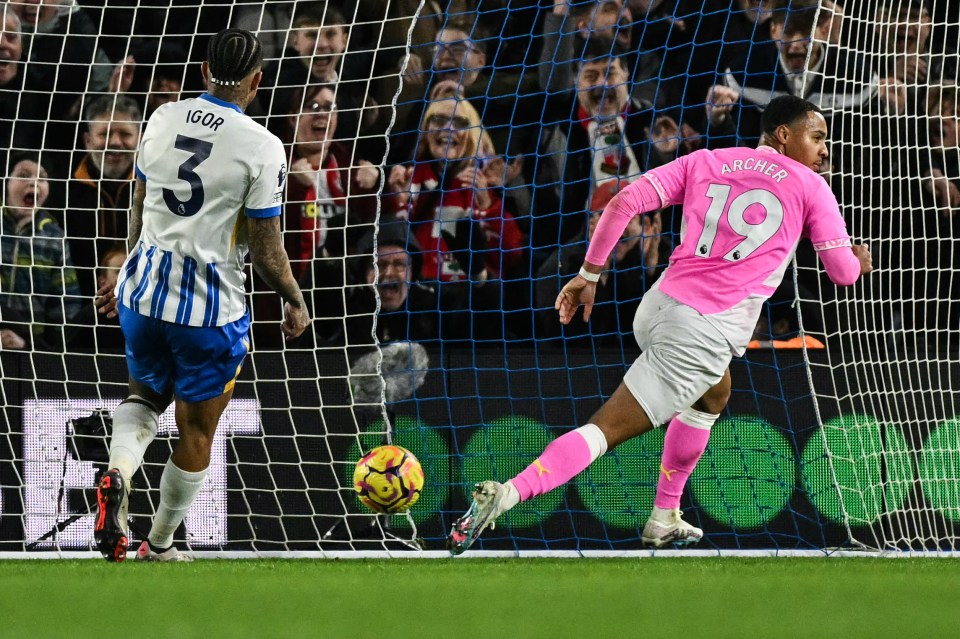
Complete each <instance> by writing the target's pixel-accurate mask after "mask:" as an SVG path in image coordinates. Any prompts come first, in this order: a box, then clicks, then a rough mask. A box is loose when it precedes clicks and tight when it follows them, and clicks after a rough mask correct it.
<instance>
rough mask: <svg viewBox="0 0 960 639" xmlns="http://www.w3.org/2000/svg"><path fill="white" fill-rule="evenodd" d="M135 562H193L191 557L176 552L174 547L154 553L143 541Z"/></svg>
mask: <svg viewBox="0 0 960 639" xmlns="http://www.w3.org/2000/svg"><path fill="white" fill-rule="evenodd" d="M137 561H179V562H188V561H193V557H191V556H190V555H185V554H184V553H182V552H180V551H179V550H177V547H176V546H170V547H169V548H167V549H166V550H164V551H163V552H154V550H153V549H152V548H151V547H150V544H148V543H147V541H146V540H144V541H143V543H141V544H140V548H138V549H137Z"/></svg>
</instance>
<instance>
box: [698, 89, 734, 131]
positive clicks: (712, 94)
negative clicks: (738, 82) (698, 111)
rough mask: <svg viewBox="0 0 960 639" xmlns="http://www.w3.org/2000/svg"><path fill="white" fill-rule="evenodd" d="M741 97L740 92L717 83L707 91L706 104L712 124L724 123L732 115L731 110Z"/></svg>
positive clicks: (708, 118)
mask: <svg viewBox="0 0 960 639" xmlns="http://www.w3.org/2000/svg"><path fill="white" fill-rule="evenodd" d="M739 99H740V94H739V93H737V92H736V91H734V90H733V89H731V88H730V87H725V86H723V85H720V84H715V85H713V86H712V87H710V90H709V91H707V97H706V104H705V105H704V108H706V110H707V120H709V121H710V124H713V125H718V124H723V123H724V122H726V121H727V119H728V118H729V117H730V112H731V111H733V107H734V106H735V105H736V103H737V100H739Z"/></svg>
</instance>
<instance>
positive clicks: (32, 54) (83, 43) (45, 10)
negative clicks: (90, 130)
mask: <svg viewBox="0 0 960 639" xmlns="http://www.w3.org/2000/svg"><path fill="white" fill-rule="evenodd" d="M9 5H10V7H11V8H12V9H13V10H14V11H15V12H16V13H17V15H19V16H20V20H21V21H22V32H23V52H24V57H25V58H27V60H26V64H27V74H26V80H25V83H24V89H25V90H26V91H37V92H39V93H40V95H42V96H44V98H43V99H44V104H43V107H44V118H43V119H45V120H48V122H47V126H46V129H45V139H44V146H43V148H44V151H45V153H44V164H45V165H46V167H47V168H48V169H49V170H50V171H51V172H52V174H53V175H62V174H64V173H66V171H67V169H68V168H69V163H70V158H69V155H68V152H69V151H72V150H73V146H74V141H75V140H76V136H77V127H76V120H77V111H76V103H77V96H80V95H83V94H84V93H85V92H88V91H92V92H102V91H105V90H106V89H107V86H108V83H109V79H110V74H111V72H112V71H113V63H112V62H111V61H110V59H109V58H108V57H107V56H106V54H104V53H103V51H101V50H100V49H99V48H98V46H97V41H98V35H99V31H98V29H97V26H96V25H95V24H94V23H93V22H92V21H91V20H90V17H89V16H88V15H87V13H86V11H84V9H83V8H82V7H80V6H79V5H78V4H77V3H76V1H75V0H56V1H53V2H51V1H49V0H18V1H17V2H10V3H9ZM48 112H49V115H47V113H48ZM53 151H60V152H61V153H54V152H53Z"/></svg>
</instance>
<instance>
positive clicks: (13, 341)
mask: <svg viewBox="0 0 960 639" xmlns="http://www.w3.org/2000/svg"><path fill="white" fill-rule="evenodd" d="M26 347H27V342H26V340H25V339H23V338H22V337H20V336H19V335H17V334H16V333H14V332H13V331H11V330H10V329H9V328H3V329H0V348H3V349H11V350H21V349H24V348H26Z"/></svg>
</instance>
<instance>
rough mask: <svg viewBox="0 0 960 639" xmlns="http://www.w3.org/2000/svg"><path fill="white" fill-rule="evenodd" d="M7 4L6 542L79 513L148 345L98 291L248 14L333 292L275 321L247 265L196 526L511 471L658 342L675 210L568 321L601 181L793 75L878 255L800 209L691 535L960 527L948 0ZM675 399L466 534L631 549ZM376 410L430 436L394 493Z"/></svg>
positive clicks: (155, 461)
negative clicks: (654, 298)
mask: <svg viewBox="0 0 960 639" xmlns="http://www.w3.org/2000/svg"><path fill="white" fill-rule="evenodd" d="M841 5H843V6H841ZM0 11H2V17H3V19H4V26H3V32H2V43H0V137H2V144H3V146H2V151H3V154H2V155H3V167H4V170H5V171H6V174H5V178H6V180H5V183H4V199H3V201H4V209H3V231H2V235H0V248H2V253H0V254H2V261H0V287H2V288H0V331H2V332H0V338H2V349H0V392H2V395H0V405H2V411H3V419H2V420H0V552H22V551H24V550H30V551H42V552H55V551H88V550H90V549H91V548H92V546H91V538H92V528H93V514H92V513H93V512H95V507H96V506H95V490H94V488H93V487H94V486H95V485H96V481H97V478H98V477H99V474H100V473H102V472H103V471H104V470H105V465H106V456H107V452H106V444H105V441H106V440H105V438H104V436H105V435H106V434H107V433H109V429H110V425H111V424H110V418H109V416H110V414H111V413H112V411H113V409H114V408H115V407H116V406H117V405H118V403H119V402H120V401H121V400H122V399H123V398H124V397H125V396H126V388H127V387H126V383H127V369H126V363H125V358H124V351H123V339H122V335H121V334H120V332H119V327H118V325H117V323H116V320H113V319H109V318H106V317H104V316H100V315H97V314H96V313H95V312H94V309H93V307H92V302H91V299H92V297H93V295H94V292H95V291H96V289H97V288H98V287H99V286H103V285H104V284H106V283H109V282H111V281H115V278H116V276H117V271H118V269H119V267H120V265H121V264H122V261H123V259H124V257H125V251H124V249H123V239H124V238H125V237H126V234H127V214H128V210H129V206H130V197H131V187H132V179H133V161H134V157H135V152H136V149H137V145H138V142H139V139H140V136H141V135H142V133H143V127H144V126H145V123H146V121H147V119H148V118H149V116H150V114H151V113H152V112H153V111H154V110H156V109H157V108H159V107H160V106H161V105H162V104H164V103H166V102H168V101H172V100H178V99H185V98H192V97H196V96H198V95H199V94H200V93H201V92H202V91H203V90H204V87H203V86H202V78H201V73H200V64H201V62H202V61H203V60H204V58H205V55H206V44H207V41H208V40H209V38H210V36H211V35H213V34H214V33H216V32H217V31H219V30H220V29H223V28H225V27H227V26H235V27H240V28H246V29H250V30H252V31H254V32H256V33H257V34H258V35H259V37H260V39H261V41H262V43H263V45H264V67H263V71H264V75H263V80H262V83H261V86H260V89H259V91H258V93H257V97H256V99H255V101H254V102H252V103H251V104H250V106H249V107H248V109H247V113H248V114H249V115H250V116H251V117H253V118H255V119H256V120H257V121H258V122H260V123H262V124H263V125H265V126H267V127H268V128H269V129H270V130H271V131H273V132H274V133H276V134H277V135H278V136H279V137H280V138H281V140H282V141H283V142H284V144H285V145H286V148H287V150H288V153H289V161H288V166H287V174H286V176H285V178H286V185H287V186H286V201H285V203H284V208H283V217H282V220H283V221H282V224H283V229H284V243H285V248H286V250H287V253H288V256H289V257H290V261H291V265H292V268H293V272H294V274H295V276H296V277H297V278H298V280H299V281H300V283H301V286H302V288H303V290H304V293H305V295H306V297H307V301H308V305H309V306H310V310H311V314H312V316H313V317H314V323H313V325H312V326H311V328H310V329H309V330H308V331H307V333H306V334H305V335H304V336H303V337H302V338H299V339H298V340H295V341H291V342H285V341H284V340H283V339H282V334H281V332H280V329H279V324H280V321H281V320H282V306H281V302H280V300H279V298H278V297H277V296H276V294H275V293H273V292H272V291H271V290H270V288H269V287H268V286H267V285H266V284H265V283H264V282H263V281H262V280H261V279H260V278H259V277H258V276H257V275H256V274H255V273H253V272H252V271H251V270H250V269H249V268H248V269H247V270H248V273H247V275H248V278H247V280H248V290H249V293H250V294H249V297H248V302H249V306H250V308H251V309H252V317H253V324H252V331H251V342H252V349H251V353H250V355H249V356H248V358H247V360H246V361H245V364H244V367H243V370H242V372H241V373H240V376H239V378H238V379H237V381H236V386H235V388H234V396H233V400H232V401H231V403H230V405H229V407H228V409H227V411H226V412H225V413H224V416H223V418H222V420H221V424H220V427H219V429H218V431H217V434H216V437H215V439H214V442H213V454H212V459H211V472H210V476H209V478H208V480H207V483H206V484H205V486H204V489H203V490H202V491H201V494H200V497H199V498H198V500H197V502H196V503H195V504H194V506H193V507H192V508H191V510H190V512H189V514H188V515H187V517H186V519H185V521H184V525H183V526H182V527H181V529H180V530H179V531H178V532H177V535H176V541H177V542H178V543H179V544H181V545H183V546H184V547H189V548H191V549H194V550H201V551H204V550H206V551H218V552H222V553H224V554H226V555H229V554H230V553H236V552H240V551H254V552H257V553H274V552H277V553H290V552H296V551H301V552H311V553H313V552H317V551H321V552H324V553H327V552H336V551H365V550H378V551H382V550H390V551H394V550H396V551H405V550H408V549H414V548H422V549H428V550H440V549H442V548H443V547H444V538H445V535H446V533H447V532H448V531H449V528H450V526H451V524H452V522H453V521H454V520H455V519H456V518H457V517H458V516H460V514H462V513H463V511H464V510H465V508H466V507H467V505H468V504H469V499H470V497H469V491H470V488H471V486H472V483H473V482H476V481H480V480H483V479H491V478H492V479H497V480H500V481H503V480H505V479H508V478H510V477H511V476H513V475H514V474H516V473H517V472H518V471H520V470H522V469H523V468H524V467H525V466H526V465H527V464H528V463H529V462H530V460H531V459H533V458H534V457H535V456H536V455H537V454H539V452H540V451H541V450H542V449H543V448H544V446H545V445H546V444H547V443H549V442H550V441H551V440H552V439H553V438H555V437H557V436H558V435H559V434H561V433H563V432H565V431H566V430H569V429H570V428H573V427H576V426H578V425H581V424H583V423H585V422H586V421H587V419H588V418H589V417H590V415H591V414H592V413H593V411H595V410H596V408H597V407H598V406H599V405H600V403H601V402H602V400H603V399H605V398H606V397H608V396H609V395H610V394H611V393H612V392H613V390H614V389H615V388H616V387H617V385H618V384H619V383H620V381H621V379H622V375H623V373H624V371H625V370H626V368H627V367H628V366H629V365H630V363H631V362H632V361H633V359H634V358H635V357H636V356H637V354H638V353H639V351H638V348H637V346H636V344H635V342H634V340H633V334H632V321H633V314H634V311H635V309H636V306H637V303H638V302H639V300H640V298H641V296H642V295H643V293H644V292H645V291H646V290H647V289H648V288H649V287H650V286H651V285H652V284H653V283H654V282H655V281H656V279H657V278H658V277H660V275H661V273H662V272H663V270H664V268H665V267H666V264H667V261H668V259H669V255H670V252H671V250H672V248H673V246H674V245H675V244H676V243H678V242H679V238H680V233H681V231H682V228H681V216H680V211H679V209H664V210H663V211H659V212H657V213H655V214H649V215H646V216H643V217H642V218H637V219H636V220H635V221H634V222H633V223H632V224H631V226H630V227H629V228H628V232H627V233H626V234H625V237H624V239H623V240H622V241H621V242H620V244H619V245H618V246H617V248H616V249H615V251H614V255H613V257H612V262H611V265H610V270H609V271H608V272H607V274H606V275H605V276H604V279H603V280H602V282H601V285H600V287H599V288H598V291H599V292H598V295H599V298H598V302H597V305H596V307H595V309H594V315H593V318H592V319H591V322H590V324H584V323H583V322H581V321H580V318H579V317H578V318H576V319H575V320H574V322H573V323H572V324H571V325H570V326H568V327H561V326H560V325H559V322H558V321H557V317H556V312H555V311H554V310H553V302H554V299H555V298H556V295H557V292H558V291H559V288H560V287H561V286H562V284H563V282H565V281H566V279H567V278H568V277H570V276H572V275H573V274H574V273H575V272H576V270H577V269H578V268H579V266H580V263H581V261H582V258H583V255H584V253H585V250H586V243H587V240H588V237H589V234H590V229H591V217H592V212H598V211H600V210H602V208H603V206H604V204H605V203H606V202H607V201H609V200H610V199H611V198H612V197H613V195H614V194H615V193H616V192H617V190H618V189H619V188H622V186H623V185H625V184H626V183H628V182H629V181H630V180H632V179H635V178H636V177H637V176H638V175H639V174H640V173H642V172H643V171H645V170H647V169H649V168H653V167H655V166H659V165H661V164H664V163H666V162H668V161H670V160H672V159H673V158H676V157H678V156H679V155H683V154H687V153H691V152H693V151H695V150H697V149H700V148H720V147H725V146H733V145H755V144H756V143H757V139H758V134H759V131H758V126H759V124H758V123H759V114H760V113H761V112H762V110H763V107H764V105H765V104H766V103H767V102H768V101H769V100H770V99H771V98H772V97H774V96H776V95H777V94H779V93H794V94H798V95H803V96H804V97H807V98H808V99H810V100H812V101H814V102H815V103H817V104H818V105H819V106H821V108H822V109H823V111H824V114H825V116H826V118H827V121H828V123H829V125H830V131H831V133H830V148H831V158H830V167H829V170H828V171H827V172H826V173H825V175H824V179H827V180H828V181H829V182H830V184H831V186H832V187H833V189H834V191H835V193H836V194H837V197H838V199H839V201H840V203H841V207H842V211H843V214H844V217H845V219H846V220H847V224H848V229H849V230H850V232H851V235H852V236H853V237H854V239H855V241H856V242H863V243H868V244H869V245H870V247H871V250H872V251H873V254H874V263H875V266H876V268H877V271H876V272H875V273H873V274H871V275H870V276H868V277H867V278H865V279H864V280H863V281H862V282H861V283H859V284H857V285H856V286H854V287H851V288H849V289H838V288H836V287H835V286H833V285H832V284H830V283H829V281H828V280H826V279H825V276H824V274H823V273H822V270H821V269H819V268H818V266H817V263H816V258H815V257H814V256H813V252H812V249H810V248H809V247H801V249H800V251H799V253H798V256H797V260H796V263H795V265H794V266H793V267H792V268H791V269H790V270H789V271H788V273H787V276H786V277H785V282H784V284H783V285H782V286H781V287H780V289H779V290H778V291H777V294H776V295H775V296H774V297H773V298H772V299H771V301H770V303H769V304H767V305H766V306H765V307H764V312H763V317H762V318H761V322H760V323H759V324H758V326H757V332H756V335H755V340H754V342H752V343H751V348H750V349H749V351H748V354H747V355H746V357H744V358H742V359H736V360H734V362H733V363H732V365H731V373H732V377H733V394H732V397H731V400H730V404H729V406H728V408H727V410H726V411H725V413H724V414H723V415H722V416H721V419H720V420H719V421H718V422H717V424H716V425H715V426H714V429H713V432H712V436H711V440H710V445H709V447H708V449H707V451H706V453H705V455H704V457H703V459H702V460H701V462H700V464H699V466H698V467H697V469H696V471H695V473H694V474H693V476H692V478H691V480H690V482H689V484H688V487H687V491H686V494H685V496H684V502H683V505H682V508H683V510H684V516H685V518H687V519H688V520H689V521H690V522H691V523H693V524H695V525H697V526H700V527H702V528H703V529H704V531H705V533H706V537H705V539H704V541H703V542H702V546H703V547H705V548H707V549H721V550H725V549H736V550H748V549H763V550H770V549H773V550H776V551H793V550H823V549H829V548H837V547H841V548H854V549H855V548H877V549H885V550H894V549H896V550H907V549H915V550H956V549H957V545H958V528H957V526H958V524H960V421H958V420H957V419H956V414H955V411H954V404H955V399H956V390H955V382H954V379H955V378H956V376H957V375H960V369H958V368H957V367H958V364H960V362H958V361H957V360H958V357H957V349H958V343H957V342H958V339H960V326H958V325H957V315H956V313H955V312H954V310H955V309H954V306H953V304H952V303H951V302H952V301H953V300H954V299H955V297H956V294H957V292H958V291H957V286H958V284H957V282H958V280H957V278H956V277H955V272H956V266H955V257H954V248H955V247H956V244H955V242H956V239H955V238H956V236H957V235H956V231H955V229H956V221H955V220H956V219H960V218H955V216H954V215H953V212H954V211H956V210H958V208H960V164H958V157H960V155H958V151H957V150H958V148H960V140H958V138H957V130H956V119H957V108H958V106H957V89H956V83H957V77H956V63H957V59H956V58H957V55H956V51H955V50H954V49H952V48H951V47H950V43H955V42H957V41H958V28H957V21H958V18H957V15H956V9H955V8H954V7H953V5H952V4H950V3H947V2H943V1H942V0H932V1H929V2H922V1H920V0H867V1H865V2H856V3H855V2H846V3H840V2H833V1H828V0H821V1H820V2H817V1H816V0H791V1H790V2H787V1H782V2H776V1H774V2H771V1H770V0H764V1H763V2H762V3H761V2H756V1H753V0H709V1H707V2H702V1H698V2H694V1H692V0H675V1H670V0H661V1H656V0H654V1H651V2H647V1H638V0H606V1H590V2H569V3H567V2H560V1H558V2H556V3H553V4H551V3H544V2H540V3H536V2H506V1H505V0H383V1H381V2H367V1H366V0H364V1H361V0H339V1H338V2H326V3H325V2H313V1H307V0H296V1H290V2H255V1H248V2H236V3H222V4H211V3H207V2H195V3H182V2H169V3H162V2H150V3H126V4H125V5H124V6H123V7H118V6H114V3H106V5H104V3H90V2H76V1H75V0H59V2H46V3H42V4H39V5H38V4H33V3H26V2H24V3H22V4H21V3H17V2H8V3H6V4H4V5H2V7H0ZM196 170H197V171H198V172H201V174H202V171H203V170H214V169H211V168H210V167H198V168H197V169H196ZM189 188H190V185H189V182H188V181H185V182H184V189H185V193H186V192H187V191H188V190H189ZM594 217H595V216H594ZM663 434H664V429H662V428H659V429H655V430H653V431H651V432H650V433H648V434H646V435H644V436H642V437H640V438H637V439H635V440H632V441H630V442H627V443H625V444H623V445H621V446H619V447H618V448H617V449H616V450H614V451H612V452H610V453H608V454H607V455H605V456H604V457H603V458H601V459H600V460H598V461H597V462H596V463H595V464H594V465H593V466H591V467H590V468H589V469H588V470H587V471H585V472H584V473H583V474H582V475H580V476H579V477H577V478H576V479H575V480H574V481H572V482H571V483H570V484H569V485H567V486H564V487H562V488H559V489H557V490H555V491H553V492H551V493H549V494H546V495H543V496H541V497H538V498H536V499H533V500H531V501H529V502H525V503H523V504H521V505H519V506H518V507H517V508H515V509H513V510H511V511H510V512H509V513H508V514H507V515H505V516H504V517H503V518H502V521H498V525H497V528H496V529H495V530H493V531H490V532H489V533H485V534H484V537H483V538H482V539H481V540H479V541H478V543H477V548H478V549H482V550H506V551H514V552H518V551H519V552H522V551H528V550H529V551H534V550H536V551H540V550H549V551H554V550H577V551H589V550H597V551H610V550H613V551H620V550H625V551H630V550H634V549H639V548H640V547H641V546H640V531H641V530H642V527H643V525H644V523H645V521H646V518H647V516H648V514H649V510H650V508H651V506H652V503H653V498H654V491H655V487H656V482H657V477H658V469H659V457H660V454H661V452H662V450H663ZM175 442H176V429H175V425H174V420H173V412H172V409H170V410H168V411H167V413H165V414H164V415H163V416H162V418H161V421H160V433H159V435H158V437H157V440H156V441H155V442H154V443H153V445H152V446H151V448H150V449H149V450H148V452H147V455H146V459H145V463H144V466H143V468H142V470H141V471H140V472H138V473H137V475H136V476H135V478H134V482H133V483H134V492H133V493H132V496H131V507H130V511H131V537H132V538H133V540H139V539H142V538H143V536H144V535H145V533H146V532H147V531H148V530H149V524H150V520H151V517H152V515H153V512H154V511H155V509H156V507H157V505H158V500H159V478H160V474H161V472H162V469H163V466H164V464H165V462H166V460H167V458H168V457H169V455H170V452H171V450H172V448H173V446H174V445H175ZM386 442H392V443H395V444H397V445H400V446H403V447H405V448H407V449H409V450H410V451H412V452H413V453H414V454H415V455H416V456H417V458H418V459H419V461H420V462H421V464H422V465H423V469H424V473H425V477H426V483H425V487H424V490H423V494H422V496H421V498H420V499H419V501H418V502H417V503H416V505H415V506H414V507H413V508H412V510H411V511H410V513H409V514H406V515H401V516H374V515H373V514H372V513H371V512H369V511H366V510H365V509H364V507H363V506H362V505H361V504H360V503H359V502H358V501H357V499H356V496H355V494H354V490H353V482H352V476H353V469H354V465H355V463H356V461H357V460H358V459H359V458H360V457H361V456H362V454H363V453H364V452H366V451H368V450H369V449H370V448H372V447H374V446H376V445H379V444H381V443H386Z"/></svg>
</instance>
